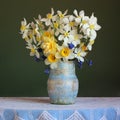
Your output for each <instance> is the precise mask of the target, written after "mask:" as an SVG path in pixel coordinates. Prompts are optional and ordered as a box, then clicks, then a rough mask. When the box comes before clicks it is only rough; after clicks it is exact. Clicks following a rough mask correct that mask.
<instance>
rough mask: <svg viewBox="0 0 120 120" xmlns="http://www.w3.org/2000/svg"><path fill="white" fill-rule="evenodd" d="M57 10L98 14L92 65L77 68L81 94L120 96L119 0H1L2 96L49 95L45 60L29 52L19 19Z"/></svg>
mask: <svg viewBox="0 0 120 120" xmlns="http://www.w3.org/2000/svg"><path fill="white" fill-rule="evenodd" d="M51 7H53V8H54V9H55V10H58V9H59V10H62V11H65V10H66V9H68V10H69V13H72V11H73V10H74V9H77V10H79V11H80V10H85V13H86V15H89V16H90V15H91V13H92V12H94V13H95V16H96V17H97V18H98V24H100V25H101V26H102V29H101V30H100V31H99V32H98V36H97V39H96V42H95V44H94V46H93V51H92V52H91V53H90V54H89V55H88V56H87V58H89V59H92V60H93V66H92V67H88V66H87V65H86V64H84V67H83V69H78V68H76V73H77V76H78V78H79V83H80V88H79V94H78V95H79V96H101V97H102V96H120V70H119V67H120V63H119V62H120V54H119V52H120V50H119V49H120V36H119V35H120V33H119V32H120V14H119V11H120V9H119V7H120V6H119V3H118V0H1V2H0V96H47V86H46V83H47V78H48V75H46V74H44V72H43V70H44V68H45V66H44V64H43V63H36V62H35V61H34V60H33V58H32V57H30V56H29V51H28V50H27V49H26V48H25V42H24V40H22V38H21V35H20V34H19V28H20V22H21V20H23V18H24V17H25V18H26V19H27V20H28V21H29V22H31V21H32V20H33V18H34V17H35V18H37V16H38V14H41V15H42V16H44V15H45V14H46V13H48V12H49V11H50V9H51Z"/></svg>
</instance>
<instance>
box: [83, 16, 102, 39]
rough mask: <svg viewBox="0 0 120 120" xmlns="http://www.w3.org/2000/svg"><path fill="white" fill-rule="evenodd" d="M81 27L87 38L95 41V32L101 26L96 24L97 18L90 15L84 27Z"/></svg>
mask: <svg viewBox="0 0 120 120" xmlns="http://www.w3.org/2000/svg"><path fill="white" fill-rule="evenodd" d="M83 27H84V29H85V31H84V32H85V33H86V34H87V36H88V37H90V39H96V37H97V33H96V31H98V30H99V29H100V28H101V26H100V25H98V24H97V18H96V17H94V14H92V16H91V17H90V19H89V21H88V23H87V24H86V26H83Z"/></svg>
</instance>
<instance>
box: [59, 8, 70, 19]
mask: <svg viewBox="0 0 120 120" xmlns="http://www.w3.org/2000/svg"><path fill="white" fill-rule="evenodd" d="M67 12H68V10H66V11H65V12H64V13H62V12H61V11H60V10H58V11H57V14H58V16H59V18H60V19H63V18H64V17H65V15H66V14H67Z"/></svg>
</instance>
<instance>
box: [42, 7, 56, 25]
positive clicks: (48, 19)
mask: <svg viewBox="0 0 120 120" xmlns="http://www.w3.org/2000/svg"><path fill="white" fill-rule="evenodd" d="M53 15H54V9H53V8H51V13H48V14H47V15H46V17H47V18H43V19H41V21H43V22H45V25H46V26H49V25H50V24H51V23H52V19H53Z"/></svg>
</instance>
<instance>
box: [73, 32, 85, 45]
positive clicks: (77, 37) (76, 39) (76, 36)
mask: <svg viewBox="0 0 120 120" xmlns="http://www.w3.org/2000/svg"><path fill="white" fill-rule="evenodd" d="M71 35H73V36H74V39H73V40H72V41H71V43H72V44H73V45H74V46H75V47H76V46H77V45H79V44H80V40H81V38H82V37H83V36H82V35H81V34H78V33H77V30H72V31H71Z"/></svg>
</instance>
